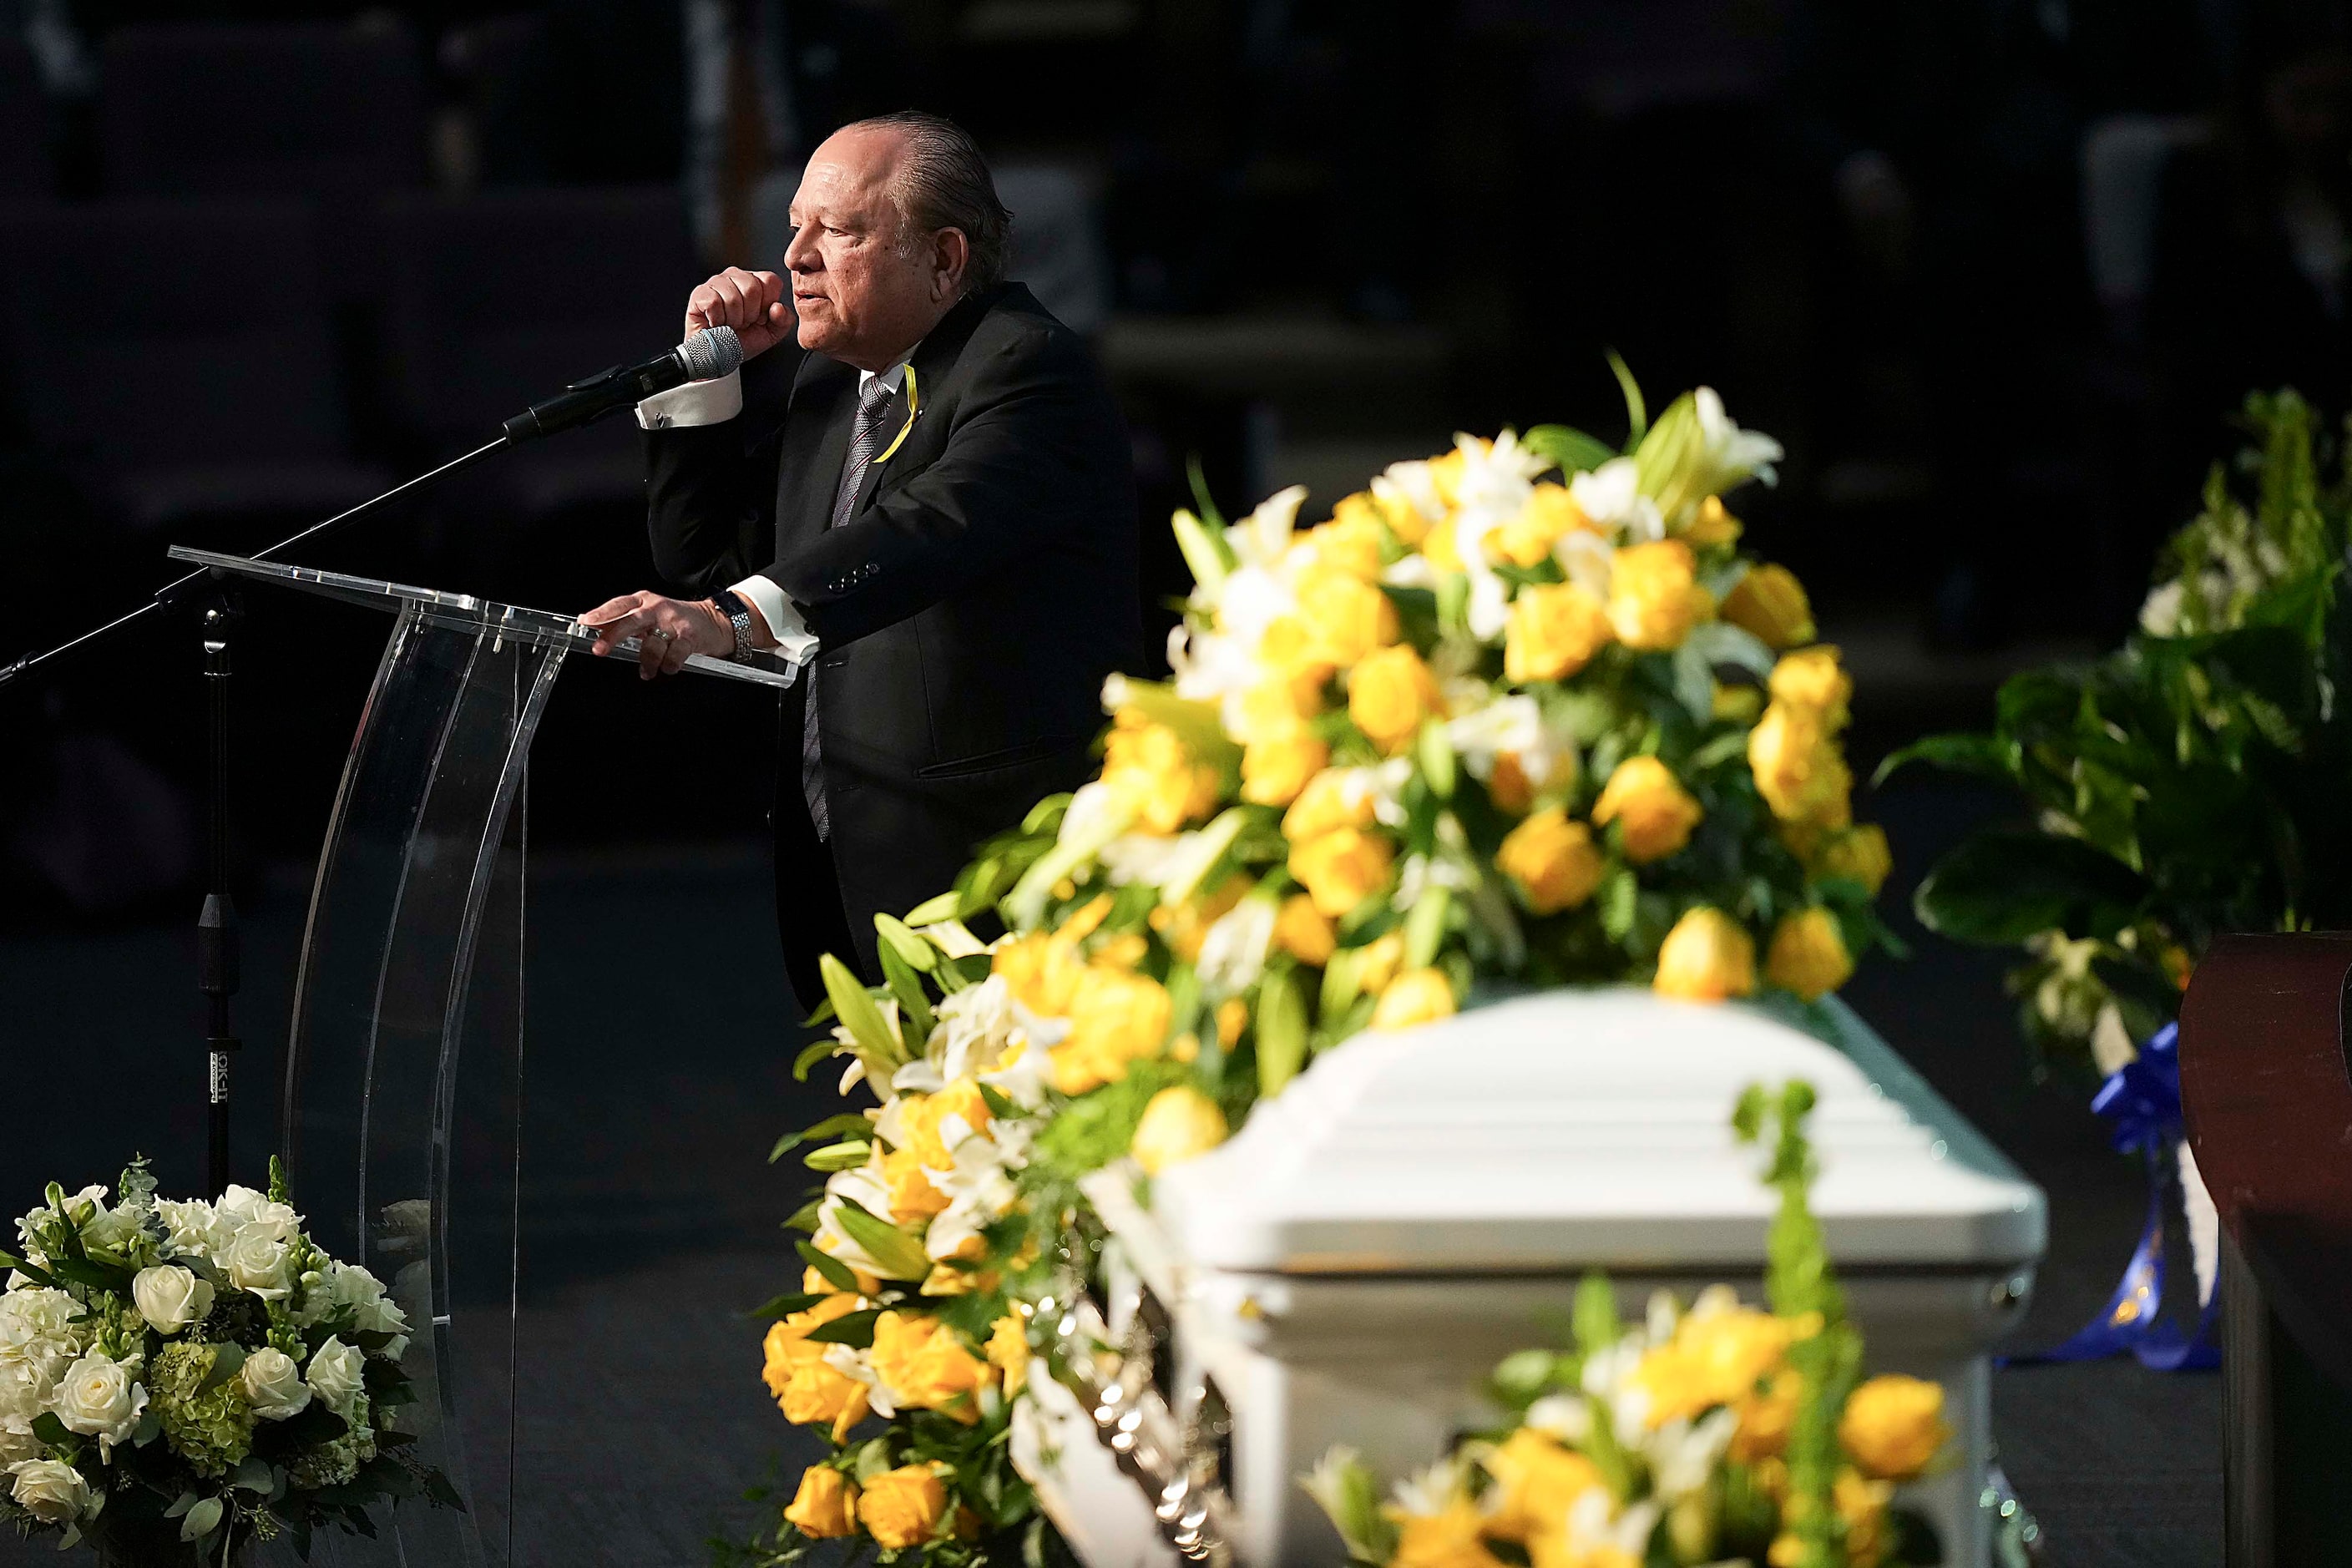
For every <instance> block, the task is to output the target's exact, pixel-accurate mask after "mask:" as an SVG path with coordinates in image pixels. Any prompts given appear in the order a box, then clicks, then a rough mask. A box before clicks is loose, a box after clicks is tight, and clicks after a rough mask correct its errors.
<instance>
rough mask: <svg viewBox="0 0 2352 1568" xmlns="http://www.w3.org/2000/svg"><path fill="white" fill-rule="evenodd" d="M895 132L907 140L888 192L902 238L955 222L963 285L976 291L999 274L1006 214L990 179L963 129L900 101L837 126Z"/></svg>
mask: <svg viewBox="0 0 2352 1568" xmlns="http://www.w3.org/2000/svg"><path fill="white" fill-rule="evenodd" d="M843 129H844V130H848V131H866V130H882V129H889V130H894V131H899V132H904V133H905V134H906V139H907V144H906V153H905V155H904V156H903V157H902V158H901V159H900V161H899V163H898V174H897V177H896V178H894V179H893V180H892V181H891V182H890V199H891V202H892V204H893V205H896V206H897V207H898V216H899V217H900V219H901V220H903V222H904V223H905V225H906V232H905V234H904V236H903V242H904V243H907V244H909V245H911V244H912V243H913V242H914V240H915V237H917V236H918V235H923V234H932V233H936V232H937V231H938V230H940V229H943V228H952V229H960V230H961V231H962V233H963V237H964V242H965V244H966V245H967V246H969V247H970V248H971V258H970V259H969V260H968V261H966V262H965V263H964V269H963V291H964V292H965V293H967V294H976V293H979V292H980V291H981V290H982V289H993V288H994V287H996V285H998V284H999V283H1002V282H1003V281H1004V268H1005V263H1006V261H1007V260H1008V259H1009V258H1008V256H1007V250H1008V248H1009V241H1010V237H1011V234H1012V229H1013V215H1012V214H1011V213H1009V212H1007V211H1005V210H1004V204H1003V202H1001V201H999V200H997V199H996V181H995V180H994V179H993V178H992V176H991V175H990V174H989V172H988V160H987V159H985V158H982V156H981V155H980V143H978V142H974V141H973V140H972V139H971V132H969V131H966V130H965V129H964V128H963V127H962V126H961V125H958V124H957V123H956V122H955V121H952V120H950V119H948V118H947V117H946V116H945V115H941V114H927V113H925V112H924V111H923V110H919V109H901V110H898V111H897V112H895V113H891V114H877V115H876V116H875V117H874V118H872V119H871V120H860V121H856V122H855V123H854V124H851V125H847V126H845V127H843Z"/></svg>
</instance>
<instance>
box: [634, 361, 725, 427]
mask: <svg viewBox="0 0 2352 1568" xmlns="http://www.w3.org/2000/svg"><path fill="white" fill-rule="evenodd" d="M742 412H743V373H742V372H741V371H737V370H730V371H729V372H728V373H727V374H725V375H722V376H719V378H718V379H716V380H714V381H689V382H688V383H686V384H684V385H682V386H673V387H671V388H670V389H669V390H668V391H667V392H656V393H655V394H654V395H652V396H651V397H648V398H646V399H645V400H644V401H643V402H641V403H639V404H638V405H637V425H638V426H639V427H640V428H642V429H646V430H682V429H685V428H687V427H688V426H695V425H724V424H726V423H727V421H729V420H730V419H732V418H734V417H735V416H737V415H738V414H740V413H742Z"/></svg>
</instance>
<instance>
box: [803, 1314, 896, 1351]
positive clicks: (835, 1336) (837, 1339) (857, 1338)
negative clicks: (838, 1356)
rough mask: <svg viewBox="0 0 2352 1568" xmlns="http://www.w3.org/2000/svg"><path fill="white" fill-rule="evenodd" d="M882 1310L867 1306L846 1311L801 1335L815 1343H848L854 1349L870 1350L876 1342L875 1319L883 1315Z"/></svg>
mask: <svg viewBox="0 0 2352 1568" xmlns="http://www.w3.org/2000/svg"><path fill="white" fill-rule="evenodd" d="M882 1311H883V1309H881V1308H879V1307H867V1308H866V1309H865V1310H861V1311H856V1312H844V1313H843V1314H842V1315H841V1316H839V1317H838V1318H831V1319H827V1320H826V1321H824V1322H823V1323H820V1324H818V1325H817V1326H816V1327H815V1328H814V1329H811V1330H810V1331H808V1332H807V1333H805V1334H803V1335H802V1336H801V1337H802V1338H803V1339H805V1340H808V1341H810V1342H812V1343H815V1344H822V1345H847V1346H849V1347H850V1348H851V1349H852V1350H861V1351H862V1350H868V1349H871V1348H872V1346H873V1344H874V1324H875V1321H876V1320H877V1319H878V1318H880V1317H881V1316H882Z"/></svg>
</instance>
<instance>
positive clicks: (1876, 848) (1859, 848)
mask: <svg viewBox="0 0 2352 1568" xmlns="http://www.w3.org/2000/svg"><path fill="white" fill-rule="evenodd" d="M1812 869H1813V874H1814V875H1815V876H1817V877H1844V878H1846V879H1849V880H1852V881H1856V882H1860V883H1861V884H1862V885H1863V886H1864V888H1866V889H1869V890H1870V896H1871V897H1872V898H1876V897H1877V896H1878V889H1881V888H1883V887H1885V885H1886V877H1887V873H1888V872H1890V871H1892V870H1894V869H1895V857H1894V856H1893V855H1892V854H1891V853H1890V852H1889V851H1888V849H1887V847H1886V830H1885V828H1883V827H1881V826H1878V825H1877V824H1876V823H1870V824H1867V825H1865V826H1861V827H1850V828H1848V829H1846V831H1844V832H1843V833H1840V834H1838V835H1836V836H1835V837H1832V838H1830V839H1828V840H1827V841H1826V842H1824V843H1823V844H1822V846H1821V848H1820V850H1819V852H1818V855H1817V857H1816V858H1815V859H1814V861H1813V867H1812Z"/></svg>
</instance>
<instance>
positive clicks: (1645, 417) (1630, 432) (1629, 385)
mask: <svg viewBox="0 0 2352 1568" xmlns="http://www.w3.org/2000/svg"><path fill="white" fill-rule="evenodd" d="M1607 352H1608V355H1609V370H1610V374H1612V375H1614V376H1616V378H1617V390H1618V391H1619V392H1621V393H1622V394H1623V395H1624V397H1625V423H1626V425H1627V426H1628V428H1627V430H1626V432H1625V449H1626V450H1627V451H1629V452H1630V451H1632V450H1633V448H1634V447H1637V446H1639V445H1641V441H1642V437H1643V436H1645V435H1647V434H1648V433H1649V429H1650V410H1649V405H1647V404H1645V403H1643V401H1642V384H1641V383H1640V382H1637V381H1635V380H1634V379H1633V372H1632V371H1631V370H1629V369H1627V368H1626V365H1625V362H1624V360H1623V359H1622V357H1620V355H1619V354H1618V353H1617V351H1616V350H1615V349H1610V350H1609V351H1607ZM1596 466H1597V465H1596Z"/></svg>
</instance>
